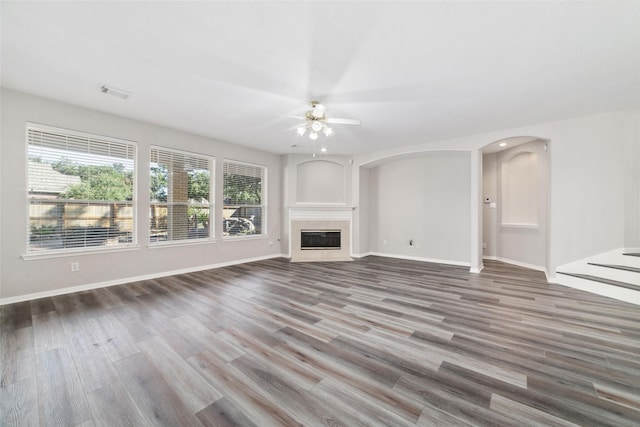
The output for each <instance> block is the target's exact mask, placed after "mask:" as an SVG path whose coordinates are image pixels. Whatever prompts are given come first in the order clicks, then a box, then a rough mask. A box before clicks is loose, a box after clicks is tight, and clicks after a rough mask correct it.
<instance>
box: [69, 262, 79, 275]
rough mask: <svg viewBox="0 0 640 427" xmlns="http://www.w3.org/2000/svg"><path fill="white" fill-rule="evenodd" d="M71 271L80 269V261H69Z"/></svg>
mask: <svg viewBox="0 0 640 427" xmlns="http://www.w3.org/2000/svg"><path fill="white" fill-rule="evenodd" d="M71 271H73V272H74V273H75V272H76V271H80V263H79V262H72V263H71Z"/></svg>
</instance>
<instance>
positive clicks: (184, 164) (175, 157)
mask: <svg viewBox="0 0 640 427" xmlns="http://www.w3.org/2000/svg"><path fill="white" fill-rule="evenodd" d="M213 161H214V158H213V157H208V156H204V155H201V154H193V153H187V152H184V151H177V150H171V149H168V148H156V147H152V148H151V163H150V170H149V171H150V176H149V190H150V200H151V204H150V209H151V212H150V224H149V239H150V242H151V243H158V242H175V241H191V240H196V239H209V238H210V237H211V227H210V226H209V225H210V223H211V222H210V219H211V218H213V204H211V203H210V202H209V201H210V200H213V199H212V191H211V189H212V188H214V187H213V185H212V177H213V173H212V172H213Z"/></svg>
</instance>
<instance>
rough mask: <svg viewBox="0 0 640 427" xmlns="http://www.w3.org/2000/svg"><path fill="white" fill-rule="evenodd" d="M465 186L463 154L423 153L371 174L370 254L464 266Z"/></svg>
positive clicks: (466, 170) (465, 154) (467, 187)
mask: <svg viewBox="0 0 640 427" xmlns="http://www.w3.org/2000/svg"><path fill="white" fill-rule="evenodd" d="M470 185H471V178H470V154H469V153H468V152H457V151H437V152H428V153H424V154H422V155H420V156H417V157H415V156H414V157H412V158H405V159H399V160H392V161H389V162H388V163H384V164H382V165H380V166H377V167H375V168H373V169H371V172H370V182H369V189H370V191H369V194H370V198H369V207H370V212H371V215H370V224H369V226H370V246H371V252H373V253H379V254H385V255H391V256H399V257H408V258H421V259H427V260H441V261H446V262H452V263H462V264H464V263H469V260H470V238H469V233H470V221H469V211H470V191H471V190H470ZM361 239H362V237H361ZM410 240H413V245H409V241H410Z"/></svg>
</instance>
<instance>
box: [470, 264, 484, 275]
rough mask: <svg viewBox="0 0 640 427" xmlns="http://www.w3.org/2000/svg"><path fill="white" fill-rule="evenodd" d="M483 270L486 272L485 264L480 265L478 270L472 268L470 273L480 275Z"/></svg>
mask: <svg viewBox="0 0 640 427" xmlns="http://www.w3.org/2000/svg"><path fill="white" fill-rule="evenodd" d="M482 270H484V264H480V266H479V267H478V268H474V267H471V268H470V269H469V273H474V274H480V272H481V271H482Z"/></svg>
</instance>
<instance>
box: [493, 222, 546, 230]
mask: <svg viewBox="0 0 640 427" xmlns="http://www.w3.org/2000/svg"><path fill="white" fill-rule="evenodd" d="M500 226H501V227H503V228H529V229H537V228H538V224H533V223H526V222H503V223H502V224H500Z"/></svg>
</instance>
